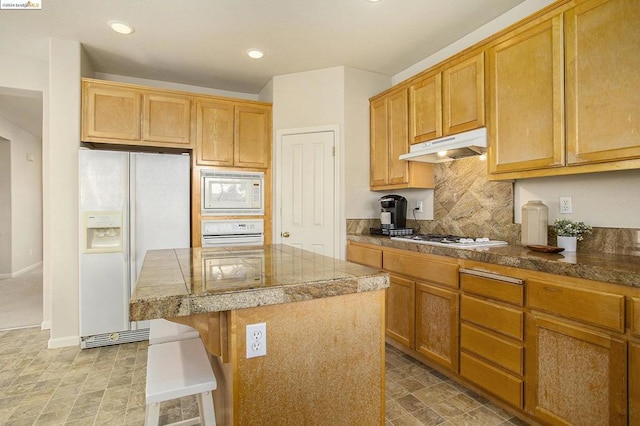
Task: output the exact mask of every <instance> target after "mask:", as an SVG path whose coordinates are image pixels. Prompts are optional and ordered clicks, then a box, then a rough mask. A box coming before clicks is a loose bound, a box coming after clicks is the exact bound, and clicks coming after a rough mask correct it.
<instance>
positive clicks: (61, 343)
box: [47, 336, 80, 349]
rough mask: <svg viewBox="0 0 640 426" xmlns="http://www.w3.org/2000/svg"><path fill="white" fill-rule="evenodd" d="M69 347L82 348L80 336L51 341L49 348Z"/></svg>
mask: <svg viewBox="0 0 640 426" xmlns="http://www.w3.org/2000/svg"><path fill="white" fill-rule="evenodd" d="M68 346H80V336H67V337H60V338H57V339H49V344H48V346H47V347H48V348H49V349H55V348H66V347H68Z"/></svg>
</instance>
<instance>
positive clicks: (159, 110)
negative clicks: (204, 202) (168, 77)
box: [81, 79, 192, 148]
mask: <svg viewBox="0 0 640 426" xmlns="http://www.w3.org/2000/svg"><path fill="white" fill-rule="evenodd" d="M82 96H83V98H82V136H81V139H82V140H83V141H85V142H100V143H112V144H125V145H141V146H158V147H170V148H191V146H192V141H191V96H189V95H187V94H179V93H173V92H168V91H167V92H165V91H161V90H152V89H147V88H143V87H138V86H133V85H126V84H120V83H113V82H103V81H98V80H90V79H83V80H82Z"/></svg>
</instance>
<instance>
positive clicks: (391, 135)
mask: <svg viewBox="0 0 640 426" xmlns="http://www.w3.org/2000/svg"><path fill="white" fill-rule="evenodd" d="M370 126H371V133H370V137H371V146H370V148H371V150H370V156H371V163H370V167H371V170H370V186H371V189H372V190H376V191H377V190H380V191H382V190H389V189H400V188H433V185H434V182H433V166H432V165H431V164H426V163H415V162H409V161H404V160H400V159H399V157H400V155H402V154H406V153H407V152H409V139H408V138H409V136H408V131H409V125H408V94H407V89H406V88H405V87H402V88H401V89H398V90H395V91H393V92H391V93H389V94H386V95H384V96H382V97H379V98H377V99H374V100H372V101H371V104H370Z"/></svg>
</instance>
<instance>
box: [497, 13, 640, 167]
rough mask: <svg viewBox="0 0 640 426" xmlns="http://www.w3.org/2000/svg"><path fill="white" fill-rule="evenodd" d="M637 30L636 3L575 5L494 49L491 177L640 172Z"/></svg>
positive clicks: (639, 20)
mask: <svg viewBox="0 0 640 426" xmlns="http://www.w3.org/2000/svg"><path fill="white" fill-rule="evenodd" d="M639 27H640V8H638V5H637V4H636V3H635V2H632V1H628V0H577V1H575V2H572V3H562V4H560V5H559V6H558V7H557V8H556V9H555V10H552V11H549V12H548V13H547V14H546V15H543V16H541V17H538V18H537V19H534V20H532V21H531V22H529V23H527V24H525V25H523V26H521V27H519V28H515V29H513V30H512V31H510V32H509V33H507V34H506V35H505V36H503V38H498V39H497V40H496V41H494V42H492V44H491V47H490V48H489V51H488V60H489V71H488V72H489V94H488V97H489V108H490V109H489V117H490V119H489V145H490V146H489V171H490V173H491V176H490V178H491V179H514V178H515V179H517V178H527V177H536V176H554V175H566V174H576V173H591V172H600V171H607V170H621V169H633V168H640V139H638V134H640V109H638V108H637V103H638V101H637V93H639V92H640V77H639V76H638V73H637V70H638V69H640V55H638V54H637V52H638V51H640V32H639V31H638V30H637V28H639Z"/></svg>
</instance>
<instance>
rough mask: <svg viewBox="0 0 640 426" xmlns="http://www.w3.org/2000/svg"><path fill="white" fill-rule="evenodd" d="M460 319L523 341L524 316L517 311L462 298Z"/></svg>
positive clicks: (467, 297) (478, 300) (472, 298)
mask: <svg viewBox="0 0 640 426" xmlns="http://www.w3.org/2000/svg"><path fill="white" fill-rule="evenodd" d="M460 318H461V319H462V320H464V321H469V322H471V323H474V324H477V325H480V326H482V327H485V328H488V329H491V330H494V331H497V332H498V333H502V334H504V335H506V336H509V337H513V338H514V339H518V340H520V341H522V338H523V324H524V323H523V321H524V314H523V313H522V312H521V311H518V310H516V309H511V308H508V307H506V306H502V305H498V304H496V303H491V302H487V301H484V300H480V299H476V298H475V297H470V296H462V298H461V314H460Z"/></svg>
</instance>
